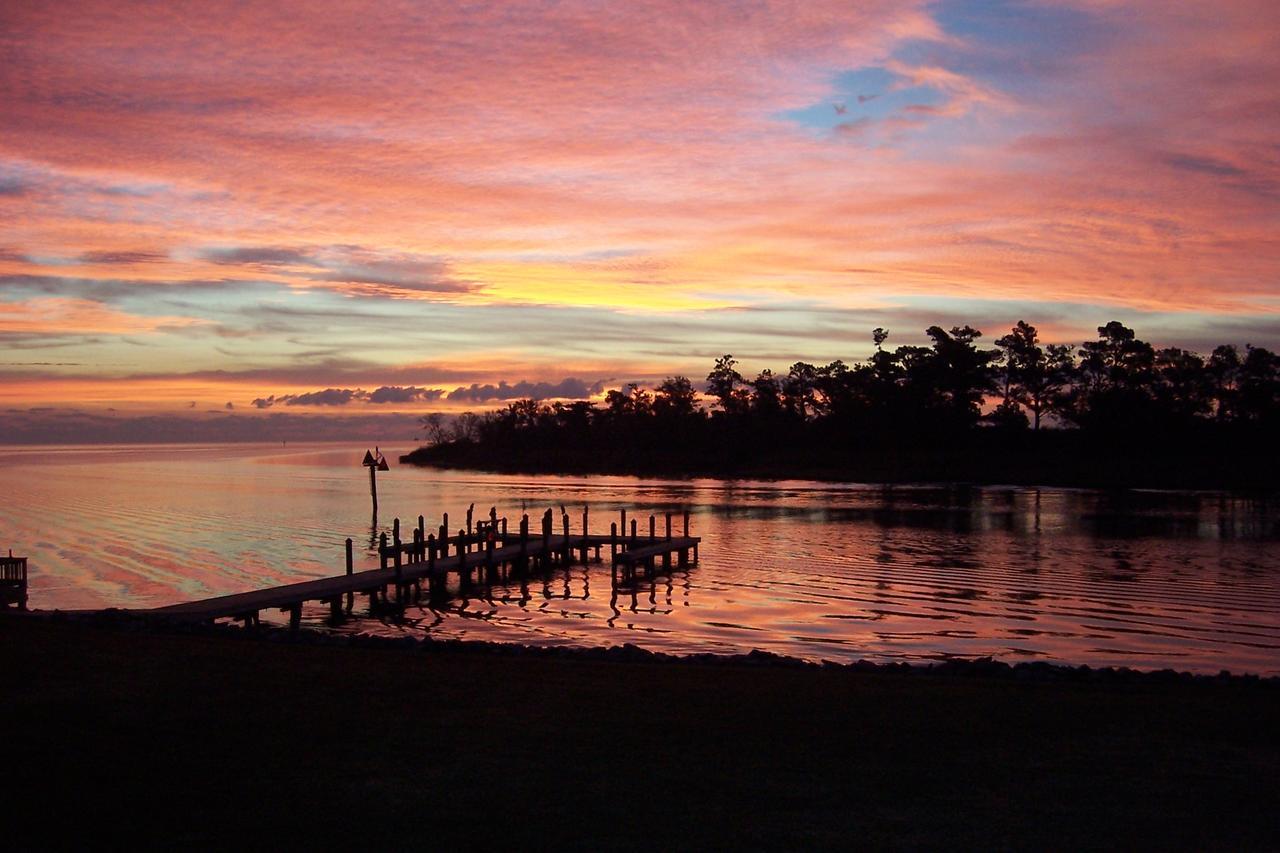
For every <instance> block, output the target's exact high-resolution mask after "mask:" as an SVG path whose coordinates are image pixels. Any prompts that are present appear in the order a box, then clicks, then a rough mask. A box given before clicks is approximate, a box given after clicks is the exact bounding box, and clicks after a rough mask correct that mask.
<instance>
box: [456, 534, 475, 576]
mask: <svg viewBox="0 0 1280 853" xmlns="http://www.w3.org/2000/svg"><path fill="white" fill-rule="evenodd" d="M455 541H456V542H457V546H458V577H459V578H461V580H462V583H463V584H464V585H467V584H470V583H471V569H469V568H467V531H465V530H462V529H461V528H459V529H458V538H457V539H456V540H455Z"/></svg>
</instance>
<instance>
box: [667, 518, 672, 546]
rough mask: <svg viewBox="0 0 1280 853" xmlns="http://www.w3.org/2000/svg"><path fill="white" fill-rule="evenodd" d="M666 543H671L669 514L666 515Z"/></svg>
mask: <svg viewBox="0 0 1280 853" xmlns="http://www.w3.org/2000/svg"><path fill="white" fill-rule="evenodd" d="M667 541H668V542H670V541H671V513H667Z"/></svg>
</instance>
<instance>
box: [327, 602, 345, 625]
mask: <svg viewBox="0 0 1280 853" xmlns="http://www.w3.org/2000/svg"><path fill="white" fill-rule="evenodd" d="M329 621H330V622H333V623H335V624H336V623H338V622H341V621H342V596H340V595H335V596H334V597H333V598H331V599H329Z"/></svg>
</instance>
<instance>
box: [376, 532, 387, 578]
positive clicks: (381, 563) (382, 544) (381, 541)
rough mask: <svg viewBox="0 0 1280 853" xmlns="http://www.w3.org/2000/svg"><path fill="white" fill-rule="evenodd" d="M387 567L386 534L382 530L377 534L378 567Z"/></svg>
mask: <svg viewBox="0 0 1280 853" xmlns="http://www.w3.org/2000/svg"><path fill="white" fill-rule="evenodd" d="M386 567H387V534H386V532H385V531H384V532H382V533H379V534H378V568H380V569H385V568H386Z"/></svg>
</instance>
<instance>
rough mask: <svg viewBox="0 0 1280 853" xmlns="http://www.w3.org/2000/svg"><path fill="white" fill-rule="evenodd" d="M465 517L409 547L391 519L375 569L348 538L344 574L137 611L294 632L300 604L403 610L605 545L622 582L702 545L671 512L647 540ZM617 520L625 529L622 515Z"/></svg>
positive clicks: (614, 529) (547, 519)
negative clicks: (356, 555)
mask: <svg viewBox="0 0 1280 853" xmlns="http://www.w3.org/2000/svg"><path fill="white" fill-rule="evenodd" d="M473 508H474V505H473ZM471 514H472V511H471V510H468V512H467V527H466V528H463V529H460V530H459V531H458V532H457V534H455V535H452V536H451V535H449V533H448V529H449V528H448V523H449V516H448V515H447V514H446V515H445V516H444V523H443V524H442V525H441V526H440V528H439V530H438V532H439V537H438V538H437V535H436V534H434V533H433V534H430V535H427V534H426V531H425V525H424V519H423V517H422V516H419V517H418V526H417V527H416V528H414V530H413V539H412V541H410V542H402V541H401V540H400V520H399V519H396V520H395V524H394V527H393V533H392V537H391V539H390V541H389V540H388V537H387V535H386V534H385V533H384V534H382V535H381V537H380V543H379V546H378V554H379V562H380V564H381V565H380V567H379V568H377V569H369V570H366V571H360V572H357V571H354V567H353V561H352V541H351V540H350V539H348V540H347V542H346V548H347V572H346V574H343V575H337V576H334V577H327V578H317V579H315V580H308V581H299V582H297V583H291V584H285V585H283V586H275V587H270V588H268V589H261V590H253V591H251V592H240V593H234V594H231V595H222V596H217V597H215V598H206V599H202V600H199V601H189V602H183V603H181V604H172V605H169V606H167V607H159V608H155V609H153V610H149V611H145V612H147V613H149V614H153V615H156V616H161V617H165V618H168V619H176V620H183V621H194V622H212V621H215V620H217V619H226V618H230V619H240V620H243V621H244V622H246V623H256V622H258V619H259V613H260V612H261V611H263V610H280V611H281V612H287V613H288V614H289V624H290V626H291V627H293V628H297V627H298V625H299V623H300V621H301V618H302V606H303V604H305V603H307V602H320V603H322V604H328V605H329V608H330V615H331V617H332V618H334V619H335V620H336V619H339V618H341V617H342V615H343V611H344V602H345V610H346V612H350V611H351V609H352V606H353V599H354V597H355V596H356V595H367V596H369V602H370V606H371V608H372V607H376V606H378V604H379V601H381V603H383V604H387V603H389V602H390V601H391V600H392V599H391V594H394V600H395V603H396V604H397V605H403V604H404V603H405V602H407V601H408V600H409V599H410V598H411V597H417V596H420V595H421V592H422V585H423V583H424V582H425V584H426V586H427V590H428V592H429V593H430V594H433V595H435V594H440V593H443V592H444V591H445V590H446V587H447V584H448V582H449V576H450V575H454V576H456V579H457V582H458V584H459V586H460V587H462V588H467V587H469V586H470V585H472V584H473V583H476V582H479V583H492V582H494V581H503V580H505V579H506V578H507V577H508V576H509V574H510V573H511V572H513V571H514V572H525V571H528V570H531V569H548V568H550V567H552V566H555V565H568V564H570V563H572V562H574V560H575V555H578V556H579V557H580V558H581V561H582V562H587V561H588V560H589V559H590V555H591V553H592V552H594V554H595V559H597V560H600V559H601V551H602V549H604V548H606V547H607V548H609V554H610V565H611V566H612V568H613V570H614V573H615V576H618V575H619V574H620V575H621V578H622V579H623V580H629V579H633V578H634V577H635V573H636V570H637V567H640V568H642V569H643V570H645V571H647V572H650V573H651V572H653V571H654V569H655V564H656V561H657V560H658V559H659V558H661V560H662V563H663V566H664V567H669V566H670V565H671V561H672V558H673V557H674V558H675V559H676V560H678V563H679V565H681V566H686V565H688V564H689V562H690V559H692V561H693V562H695V563H696V562H697V559H698V545H699V543H700V542H701V541H702V540H701V539H700V538H699V537H697V536H690V535H689V517H688V513H685V514H684V535H681V536H676V535H673V534H672V527H671V514H670V513H667V514H666V528H665V532H664V533H663V534H661V535H659V533H658V531H657V530H656V525H655V521H656V519H655V518H654V517H653V516H650V518H649V535H648V536H647V537H646V536H644V535H642V534H640V533H639V531H638V530H637V528H636V522H635V520H634V519H633V520H632V522H631V535H629V536H628V535H621V536H620V535H619V533H618V524H617V523H616V522H615V523H614V524H612V525H611V530H610V534H609V535H607V536H605V535H599V534H596V535H593V534H591V533H589V532H588V515H587V512H586V511H584V512H583V516H582V530H583V533H581V534H579V535H572V534H570V532H569V518H568V515H567V514H566V515H563V516H562V532H561V533H552V532H551V511H550V510H548V511H547V512H546V514H545V515H544V516H543V525H542V526H543V530H542V535H540V536H533V537H531V536H530V535H529V518H528V516H527V515H526V516H524V517H523V518H522V519H521V522H520V529H519V532H515V533H508V532H507V523H506V519H505V518H504V519H499V518H498V517H497V514H496V511H495V510H490V518H489V519H488V520H487V521H484V520H482V521H481V522H480V523H479V524H474V525H473V524H472V518H471ZM621 518H622V528H623V530H624V531H625V529H626V512H625V510H624V511H623V512H622V514H621ZM389 591H390V594H389Z"/></svg>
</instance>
